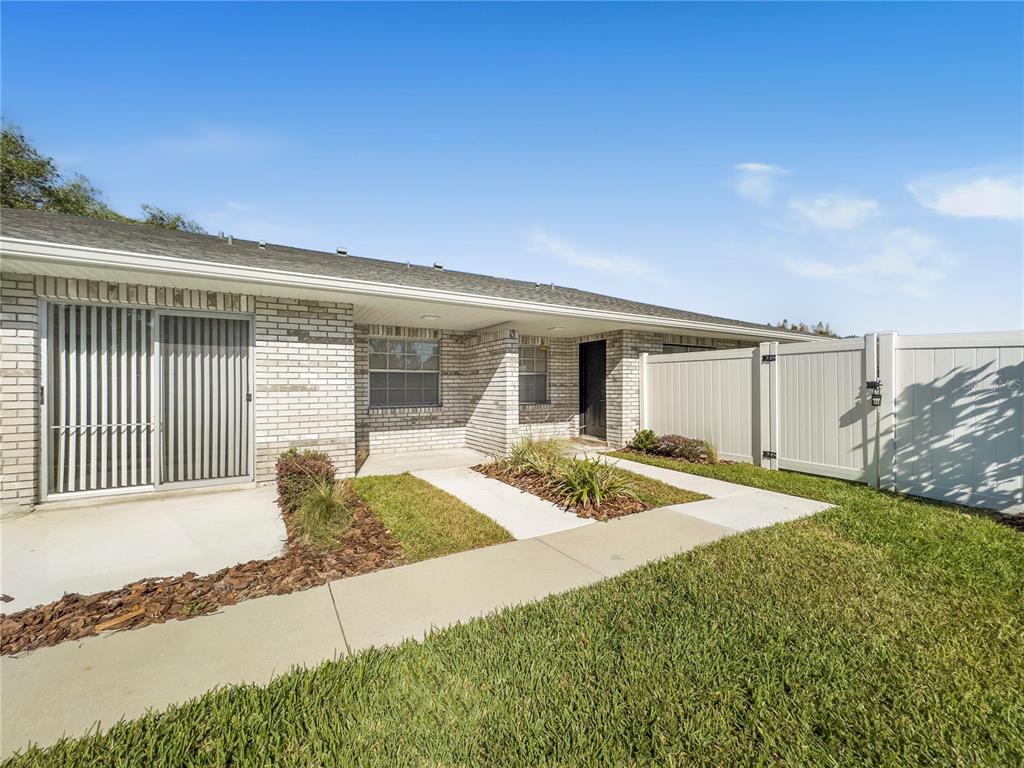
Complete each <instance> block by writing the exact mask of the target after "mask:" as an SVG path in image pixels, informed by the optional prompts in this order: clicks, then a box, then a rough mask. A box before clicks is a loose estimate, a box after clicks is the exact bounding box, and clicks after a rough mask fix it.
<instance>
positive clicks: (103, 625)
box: [0, 499, 404, 655]
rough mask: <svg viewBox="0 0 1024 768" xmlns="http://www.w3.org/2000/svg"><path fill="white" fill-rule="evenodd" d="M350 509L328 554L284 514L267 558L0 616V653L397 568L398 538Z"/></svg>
mask: <svg viewBox="0 0 1024 768" xmlns="http://www.w3.org/2000/svg"><path fill="white" fill-rule="evenodd" d="M353 506H354V508H353V515H352V524H351V526H350V527H349V528H348V530H346V531H345V533H344V534H343V535H342V536H341V537H340V539H339V541H338V546H337V547H336V548H333V549H331V550H324V549H321V548H317V547H314V546H310V545H307V544H305V543H303V542H302V541H300V540H299V538H298V537H297V536H296V535H294V533H293V532H292V530H291V526H290V525H287V524H288V522H289V520H288V517H289V516H288V515H285V516H284V517H285V523H286V527H288V543H287V544H286V545H285V551H284V553H283V554H282V555H281V556H280V557H276V558H274V559H273V560H251V561H249V562H248V563H241V564H239V565H234V566H231V567H230V568H224V569H222V570H220V571H217V572H216V573H211V574H209V575H207V576H197V575H196V574H194V573H186V574H185V575H183V576H176V577H173V578H154V579H143V580H141V581H136V582H134V583H132V584H128V585H127V586H125V587H122V588H121V589H114V590H111V591H109V592H99V593H97V594H94V595H64V597H63V598H61V599H60V600H57V601H55V602H52V603H48V604H46V605H41V606H37V607H35V608H27V609H25V610H24V611H18V612H17V613H12V614H10V615H6V614H0V654H4V655H9V654H15V653H20V652H22V651H30V650H33V649H35V648H42V647H44V646H47V645H56V644H57V643H61V642H64V641H65V640H78V639H80V638H83V637H88V636H89V635H96V634H99V633H100V632H102V631H104V630H107V629H137V628H138V627H143V626H146V625H147V624H161V623H163V622H165V621H169V620H171V619H190V618H192V617H194V616H201V615H203V614H207V613H213V612H214V611H216V610H217V609H218V608H220V607H222V606H225V605H233V604H235V603H238V602H241V601H243V600H251V599H252V598H254V597H264V596H266V595H284V594H287V593H289V592H297V591H299V590H303V589H308V588H310V587H315V586H319V585H320V584H326V583H327V582H328V581H333V580H335V579H340V578H344V577H345V576H356V575H358V574H361V573H370V572H371V571H378V570H381V569H383V568H391V567H392V566H395V565H401V564H402V563H403V562H404V559H403V557H402V550H401V547H400V546H399V543H398V541H397V540H396V539H395V538H394V537H393V536H392V535H391V533H390V532H389V531H388V530H387V529H386V528H385V527H384V525H383V523H381V522H380V520H378V519H377V518H376V517H374V516H373V513H371V512H370V509H369V507H367V506H366V504H365V503H363V502H362V500H361V499H359V500H356V501H354V502H353Z"/></svg>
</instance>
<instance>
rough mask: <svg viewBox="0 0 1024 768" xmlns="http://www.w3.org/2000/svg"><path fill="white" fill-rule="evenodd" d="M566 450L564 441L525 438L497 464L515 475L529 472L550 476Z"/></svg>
mask: <svg viewBox="0 0 1024 768" xmlns="http://www.w3.org/2000/svg"><path fill="white" fill-rule="evenodd" d="M566 448H567V443H566V441H565V440H558V439H556V438H550V439H547V440H533V439H531V438H526V439H524V440H520V441H519V442H518V443H516V444H515V445H513V446H512V447H511V448H510V449H509V453H508V456H507V457H506V458H504V459H499V462H500V463H501V464H502V466H503V467H505V469H507V470H509V471H510V472H515V473H516V474H521V473H524V472H531V473H533V474H537V475H551V474H552V473H553V472H554V471H555V469H556V467H557V466H558V462H560V461H561V460H562V459H563V458H564V456H565V453H566Z"/></svg>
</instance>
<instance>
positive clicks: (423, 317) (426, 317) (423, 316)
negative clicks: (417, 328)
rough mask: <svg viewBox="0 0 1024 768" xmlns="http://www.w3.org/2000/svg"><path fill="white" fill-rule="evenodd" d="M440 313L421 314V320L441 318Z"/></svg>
mask: <svg viewBox="0 0 1024 768" xmlns="http://www.w3.org/2000/svg"><path fill="white" fill-rule="evenodd" d="M440 319H441V316H440V315H420V320H440Z"/></svg>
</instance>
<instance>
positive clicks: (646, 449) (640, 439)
mask: <svg viewBox="0 0 1024 768" xmlns="http://www.w3.org/2000/svg"><path fill="white" fill-rule="evenodd" d="M657 439H658V436H657V435H656V434H654V430H653V429H638V430H637V431H636V434H635V435H633V439H632V440H630V441H629V445H628V446H627V447H628V448H631V449H632V450H634V451H640V453H650V452H651V449H652V448H653V447H654V443H655V442H656V441H657Z"/></svg>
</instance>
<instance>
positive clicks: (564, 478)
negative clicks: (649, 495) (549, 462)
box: [551, 458, 640, 507]
mask: <svg viewBox="0 0 1024 768" xmlns="http://www.w3.org/2000/svg"><path fill="white" fill-rule="evenodd" d="M551 481H552V487H553V488H554V490H555V491H556V493H558V494H559V495H560V496H561V497H562V500H563V503H564V504H565V505H566V506H567V507H575V506H581V507H597V506H600V504H601V502H603V501H605V500H607V499H612V498H616V497H617V498H627V499H637V500H639V499H640V497H639V496H638V495H637V492H636V489H635V488H634V487H633V484H632V483H631V482H630V481H629V476H628V475H626V474H625V473H624V472H618V471H616V469H615V467H614V466H613V465H612V464H611V463H609V462H607V461H604V460H603V459H600V458H595V459H578V458H576V459H565V460H564V461H562V462H560V463H559V464H558V466H557V468H556V471H555V473H554V474H553V475H552V477H551Z"/></svg>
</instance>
